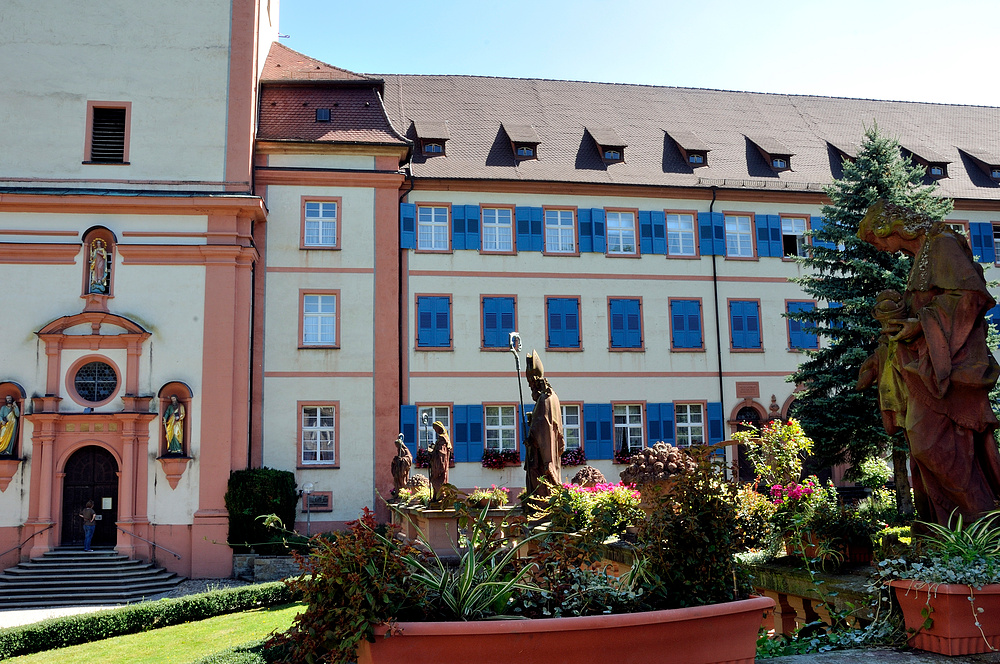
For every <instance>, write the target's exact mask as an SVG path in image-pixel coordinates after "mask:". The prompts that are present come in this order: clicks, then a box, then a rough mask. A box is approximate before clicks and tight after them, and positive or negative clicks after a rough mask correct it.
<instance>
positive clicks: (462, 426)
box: [451, 406, 471, 463]
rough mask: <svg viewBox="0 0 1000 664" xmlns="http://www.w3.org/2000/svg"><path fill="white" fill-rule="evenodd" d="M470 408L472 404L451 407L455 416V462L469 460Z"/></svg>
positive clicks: (453, 427) (453, 429) (453, 428)
mask: <svg viewBox="0 0 1000 664" xmlns="http://www.w3.org/2000/svg"><path fill="white" fill-rule="evenodd" d="M469 408H471V406H454V407H452V409H451V412H452V417H453V418H454V423H453V426H452V431H454V432H455V439H454V440H452V441H451V443H452V447H454V450H455V463H462V462H465V461H468V460H469V416H468V411H469Z"/></svg>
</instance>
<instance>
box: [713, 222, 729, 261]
mask: <svg viewBox="0 0 1000 664" xmlns="http://www.w3.org/2000/svg"><path fill="white" fill-rule="evenodd" d="M712 233H713V234H714V235H715V255H716V256H725V255H726V218H725V217H724V216H723V214H722V213H721V212H713V213H712Z"/></svg>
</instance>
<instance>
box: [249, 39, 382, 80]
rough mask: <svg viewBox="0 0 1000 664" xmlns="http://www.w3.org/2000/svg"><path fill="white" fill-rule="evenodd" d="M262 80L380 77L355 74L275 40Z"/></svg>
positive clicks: (361, 78)
mask: <svg viewBox="0 0 1000 664" xmlns="http://www.w3.org/2000/svg"><path fill="white" fill-rule="evenodd" d="M260 80H261V81H263V82H268V81H373V82H378V81H379V79H377V78H371V77H370V76H364V75H362V74H355V73H354V72H352V71H347V70H346V69H341V68H339V67H334V66H333V65H328V64H326V63H325V62H320V61H319V60H316V59H314V58H310V57H309V56H307V55H303V54H301V53H299V52H298V51H293V50H292V49H290V48H288V47H287V46H285V45H284V44H279V43H278V42H273V43H272V44H271V49H270V51H268V53H267V60H265V61H264V70H263V71H262V72H261V76H260Z"/></svg>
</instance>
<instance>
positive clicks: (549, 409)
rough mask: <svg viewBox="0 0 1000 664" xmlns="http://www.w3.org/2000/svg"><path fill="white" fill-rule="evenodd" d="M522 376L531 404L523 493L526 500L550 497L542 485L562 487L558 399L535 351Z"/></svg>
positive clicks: (562, 440) (528, 360)
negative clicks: (528, 388) (533, 404)
mask: <svg viewBox="0 0 1000 664" xmlns="http://www.w3.org/2000/svg"><path fill="white" fill-rule="evenodd" d="M524 373H525V378H526V379H527V381H528V387H530V388H531V398H532V399H533V400H534V401H535V408H534V410H533V411H532V412H531V415H530V416H529V417H530V420H529V422H530V423H529V425H528V434H527V436H526V437H525V441H524V447H525V455H524V470H525V472H526V477H525V491H526V495H527V496H528V497H545V496H548V495H549V494H550V493H551V492H550V490H549V487H548V486H547V485H546V484H545V482H548V483H549V484H551V485H552V486H559V485H560V484H561V483H562V479H561V473H562V453H563V451H564V450H565V449H566V441H565V439H564V438H563V426H562V408H561V406H560V404H559V397H558V396H556V393H555V392H554V391H553V390H552V386H551V385H549V381H547V380H545V368H544V367H543V366H542V360H541V358H539V357H538V353H537V352H536V351H531V353H530V354H529V355H528V357H527V367H526V369H525V372H524ZM542 480H545V482H543V481H542Z"/></svg>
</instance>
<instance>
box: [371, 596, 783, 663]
mask: <svg viewBox="0 0 1000 664" xmlns="http://www.w3.org/2000/svg"><path fill="white" fill-rule="evenodd" d="M773 607H774V600H772V599H770V598H767V597H753V598H750V599H745V600H740V601H738V602H726V603H724V604H712V605H709V606H696V607H692V608H688V609H670V610H667V611H648V612H644V613H629V614H623V615H613V616H584V617H579V618H547V619H542V620H483V621H476V622H426V623H419V622H406V623H398V624H397V625H396V629H395V630H394V632H393V634H392V635H391V636H389V637H388V638H382V637H383V636H384V635H385V633H386V632H387V631H388V627H381V628H378V629H376V631H375V633H376V637H375V643H368V642H367V641H362V642H361V645H360V646H359V647H358V664H382V663H387V662H391V663H392V664H398V663H399V662H406V664H465V663H466V662H475V663H476V664H505V663H507V662H516V663H517V664H552V662H589V661H593V660H594V658H595V656H597V655H596V654H597V653H608V656H609V657H610V658H611V659H613V660H614V662H615V664H654V663H655V664H660V663H661V662H665V661H668V660H669V661H670V662H671V663H672V664H713V663H718V662H726V663H727V664H752V663H753V661H754V655H755V654H756V651H757V632H758V630H759V629H760V626H761V620H762V618H763V615H764V612H765V611H768V610H770V609H771V608H773Z"/></svg>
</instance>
